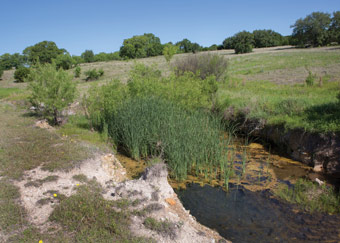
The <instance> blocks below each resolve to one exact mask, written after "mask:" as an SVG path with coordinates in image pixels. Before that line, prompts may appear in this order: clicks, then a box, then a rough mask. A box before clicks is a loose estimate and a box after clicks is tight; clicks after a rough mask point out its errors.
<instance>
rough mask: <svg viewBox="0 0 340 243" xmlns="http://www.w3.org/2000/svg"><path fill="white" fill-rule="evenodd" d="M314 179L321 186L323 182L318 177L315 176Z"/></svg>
mask: <svg viewBox="0 0 340 243" xmlns="http://www.w3.org/2000/svg"><path fill="white" fill-rule="evenodd" d="M315 181H316V182H317V183H318V184H319V186H322V185H323V184H324V183H325V182H323V181H321V180H320V179H319V178H315Z"/></svg>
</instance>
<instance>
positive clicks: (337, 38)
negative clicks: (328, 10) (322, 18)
mask: <svg viewBox="0 0 340 243" xmlns="http://www.w3.org/2000/svg"><path fill="white" fill-rule="evenodd" d="M329 31H330V42H338V43H340V11H337V12H334V13H333V18H332V22H331V26H330V28H329Z"/></svg>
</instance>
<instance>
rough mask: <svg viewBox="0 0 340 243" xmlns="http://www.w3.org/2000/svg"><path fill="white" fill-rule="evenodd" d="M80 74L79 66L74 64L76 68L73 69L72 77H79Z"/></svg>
mask: <svg viewBox="0 0 340 243" xmlns="http://www.w3.org/2000/svg"><path fill="white" fill-rule="evenodd" d="M80 74H81V67H79V66H76V68H75V69H74V77H75V78H79V77H80Z"/></svg>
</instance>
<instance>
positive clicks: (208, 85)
mask: <svg viewBox="0 0 340 243" xmlns="http://www.w3.org/2000/svg"><path fill="white" fill-rule="evenodd" d="M128 88H129V94H130V95H131V97H136V96H138V97H147V96H159V97H164V98H166V99H168V100H170V101H173V102H175V103H177V104H179V105H181V106H182V107H184V108H185V109H196V108H211V107H212V105H213V102H214V99H215V94H216V92H217V82H216V78H215V77H214V76H209V77H207V78H205V79H201V78H200V77H199V76H197V75H196V74H194V73H192V72H183V73H182V75H180V76H178V75H175V74H171V75H170V76H169V77H162V75H161V72H160V71H159V70H157V69H155V68H154V67H147V66H145V65H143V64H137V65H136V66H135V67H134V68H133V69H132V71H131V76H130V79H129V80H128Z"/></svg>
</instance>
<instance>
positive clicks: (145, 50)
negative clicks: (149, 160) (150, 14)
mask: <svg viewBox="0 0 340 243" xmlns="http://www.w3.org/2000/svg"><path fill="white" fill-rule="evenodd" d="M162 51H163V46H162V44H161V41H160V39H159V38H158V37H156V36H155V35H154V34H151V33H149V34H144V35H136V36H133V37H131V38H129V39H125V40H124V42H123V46H121V48H120V56H121V57H123V58H143V57H151V56H158V55H162Z"/></svg>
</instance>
